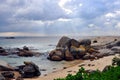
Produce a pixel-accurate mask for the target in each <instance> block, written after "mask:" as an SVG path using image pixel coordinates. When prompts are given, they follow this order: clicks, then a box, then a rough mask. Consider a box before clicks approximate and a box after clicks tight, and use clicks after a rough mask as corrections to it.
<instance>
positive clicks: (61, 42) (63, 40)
mask: <svg viewBox="0 0 120 80" xmlns="http://www.w3.org/2000/svg"><path fill="white" fill-rule="evenodd" d="M69 40H70V38H68V37H66V36H63V37H62V38H61V39H60V40H59V41H58V44H57V46H56V47H65V46H66V43H67V42H68V41H69Z"/></svg>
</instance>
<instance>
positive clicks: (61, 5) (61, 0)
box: [59, 0, 73, 14]
mask: <svg viewBox="0 0 120 80" xmlns="http://www.w3.org/2000/svg"><path fill="white" fill-rule="evenodd" d="M69 1H71V0H60V2H59V6H60V7H61V8H62V9H63V10H65V12H66V13H67V14H71V13H73V11H72V10H70V9H67V8H65V4H66V3H67V2H69Z"/></svg>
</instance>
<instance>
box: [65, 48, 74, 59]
mask: <svg viewBox="0 0 120 80" xmlns="http://www.w3.org/2000/svg"><path fill="white" fill-rule="evenodd" d="M64 59H65V60H66V61H72V60H74V57H73V55H72V54H71V53H70V51H69V50H66V51H65V57H64Z"/></svg>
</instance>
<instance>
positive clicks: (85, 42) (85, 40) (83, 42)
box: [80, 39, 91, 46]
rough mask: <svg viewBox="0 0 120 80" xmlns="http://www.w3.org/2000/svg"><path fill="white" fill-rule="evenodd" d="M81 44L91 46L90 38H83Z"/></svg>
mask: <svg viewBox="0 0 120 80" xmlns="http://www.w3.org/2000/svg"><path fill="white" fill-rule="evenodd" d="M80 45H85V46H90V45H91V40H90V39H83V40H81V41H80Z"/></svg>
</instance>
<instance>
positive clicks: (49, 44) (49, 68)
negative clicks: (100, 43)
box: [0, 36, 88, 75]
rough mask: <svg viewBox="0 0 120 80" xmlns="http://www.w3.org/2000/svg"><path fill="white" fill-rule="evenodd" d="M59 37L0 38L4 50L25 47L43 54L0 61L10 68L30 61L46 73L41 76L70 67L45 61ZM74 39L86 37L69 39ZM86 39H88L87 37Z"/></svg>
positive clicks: (66, 63) (67, 63) (0, 44)
mask: <svg viewBox="0 0 120 80" xmlns="http://www.w3.org/2000/svg"><path fill="white" fill-rule="evenodd" d="M60 38H61V37H15V39H5V38H3V37H0V46H1V47H3V48H6V49H9V48H22V47H23V46H27V47H29V48H30V49H32V50H34V51H36V52H40V53H44V54H45V55H41V56H39V57H18V56H15V55H14V56H13V55H12V57H11V55H10V56H0V59H1V60H4V61H6V62H7V63H9V64H10V65H11V66H19V65H23V62H24V61H32V62H34V63H35V64H37V65H38V66H39V68H40V69H45V70H46V71H41V73H42V75H45V74H48V73H51V72H53V71H54V69H56V70H58V69H62V68H63V67H66V66H67V65H70V63H69V62H67V61H60V62H58V61H50V60H48V59H47V56H48V52H50V51H51V50H53V49H55V47H56V45H57V43H58V41H59V39H60ZM70 38H75V39H77V40H78V39H84V38H86V37H79V36H77V37H70ZM87 38H88V37H87Z"/></svg>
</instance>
